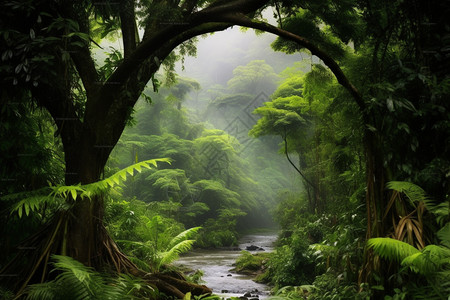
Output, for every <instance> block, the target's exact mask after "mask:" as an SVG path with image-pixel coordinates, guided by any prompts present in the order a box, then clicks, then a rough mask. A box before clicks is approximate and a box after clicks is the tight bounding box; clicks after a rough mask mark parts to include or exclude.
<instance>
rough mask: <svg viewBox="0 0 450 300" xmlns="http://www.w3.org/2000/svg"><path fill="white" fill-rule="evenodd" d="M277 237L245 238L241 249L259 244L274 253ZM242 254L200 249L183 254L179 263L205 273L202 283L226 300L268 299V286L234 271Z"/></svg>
mask: <svg viewBox="0 0 450 300" xmlns="http://www.w3.org/2000/svg"><path fill="white" fill-rule="evenodd" d="M276 238H277V235H276V233H274V232H270V233H261V234H251V235H245V236H243V237H242V238H241V239H240V240H239V246H238V248H239V249H242V250H245V249H246V247H247V246H251V245H255V246H258V247H261V248H263V249H264V250H265V251H266V252H267V251H273V244H274V242H275V240H276ZM240 252H241V250H238V249H230V250H228V249H225V250H224V249H212V250H203V249H200V250H195V251H192V252H189V253H187V254H185V255H183V256H182V257H181V258H180V259H179V260H178V261H177V262H176V264H177V265H182V266H186V267H188V268H190V269H193V270H202V271H203V274H204V275H203V277H202V279H203V281H204V282H203V283H202V284H204V285H206V286H207V287H209V288H210V289H212V290H213V293H214V294H217V295H219V296H221V297H223V298H225V299H226V298H228V297H240V296H243V295H244V294H245V293H247V292H248V293H251V295H252V296H254V297H251V298H257V297H258V298H259V299H265V298H267V297H268V296H269V290H270V288H269V287H268V286H267V285H265V284H261V283H256V282H254V281H253V280H252V279H253V278H252V277H250V276H247V275H241V274H237V273H234V272H232V271H231V269H232V268H233V264H234V262H235V261H236V259H237V258H238V257H239V255H240ZM250 252H251V253H256V252H258V251H250ZM256 295H257V296H256Z"/></svg>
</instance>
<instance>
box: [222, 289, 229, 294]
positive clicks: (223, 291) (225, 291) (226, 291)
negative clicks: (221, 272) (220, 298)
mask: <svg viewBox="0 0 450 300" xmlns="http://www.w3.org/2000/svg"><path fill="white" fill-rule="evenodd" d="M228 292H229V291H228V290H222V291H221V293H223V294H226V293H228Z"/></svg>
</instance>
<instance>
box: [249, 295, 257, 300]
mask: <svg viewBox="0 0 450 300" xmlns="http://www.w3.org/2000/svg"><path fill="white" fill-rule="evenodd" d="M255 296H258V295H255ZM255 296H253V297H254V298H248V300H259V298H256V297H255Z"/></svg>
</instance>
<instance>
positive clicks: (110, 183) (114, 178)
mask: <svg viewBox="0 0 450 300" xmlns="http://www.w3.org/2000/svg"><path fill="white" fill-rule="evenodd" d="M158 162H166V163H168V164H170V162H171V160H170V159H169V158H157V159H149V160H144V161H141V162H138V163H136V164H133V165H131V166H128V167H126V168H124V169H122V170H120V171H118V172H116V173H114V174H113V175H111V176H110V177H108V178H105V179H103V180H101V181H98V182H94V183H90V184H87V185H84V186H83V187H84V189H85V193H84V194H83V195H86V196H88V197H89V196H90V195H92V194H99V193H102V192H105V191H106V190H108V189H109V188H110V187H115V186H116V185H119V184H121V183H122V182H123V181H125V180H126V179H127V174H128V175H131V176H133V175H134V171H137V172H138V173H141V172H142V169H151V168H153V167H157V165H158Z"/></svg>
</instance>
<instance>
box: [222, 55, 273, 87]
mask: <svg viewBox="0 0 450 300" xmlns="http://www.w3.org/2000/svg"><path fill="white" fill-rule="evenodd" d="M278 79H279V78H278V75H277V74H276V73H275V71H274V70H273V68H272V67H271V66H270V65H268V64H267V63H266V62H265V61H264V60H253V61H251V62H249V63H248V64H247V65H245V66H238V67H236V68H235V69H234V70H233V78H231V79H230V80H229V81H228V82H227V86H228V88H229V89H230V90H231V91H232V92H234V93H245V94H251V95H258V94H260V93H266V94H271V93H272V91H273V90H275V88H276V86H277V81H278Z"/></svg>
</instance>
